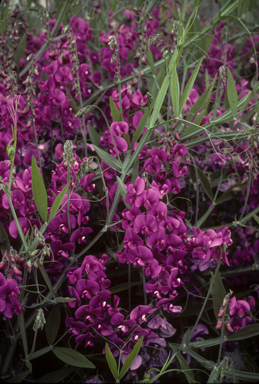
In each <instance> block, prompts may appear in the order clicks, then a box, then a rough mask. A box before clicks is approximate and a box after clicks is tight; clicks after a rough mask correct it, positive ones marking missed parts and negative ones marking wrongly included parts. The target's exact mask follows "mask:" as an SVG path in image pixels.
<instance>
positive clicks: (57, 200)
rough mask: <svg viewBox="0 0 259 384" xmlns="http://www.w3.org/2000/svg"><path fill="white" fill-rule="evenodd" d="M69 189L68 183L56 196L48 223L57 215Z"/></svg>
mask: <svg viewBox="0 0 259 384" xmlns="http://www.w3.org/2000/svg"><path fill="white" fill-rule="evenodd" d="M67 189H68V184H67V185H66V186H65V187H64V188H63V189H62V191H61V192H60V193H59V195H58V196H57V197H56V198H55V200H54V203H53V205H52V207H51V211H50V215H49V220H48V223H50V222H51V220H52V219H53V218H54V217H55V215H56V213H57V210H58V209H59V207H60V204H61V203H62V201H63V199H64V196H65V194H66V192H67Z"/></svg>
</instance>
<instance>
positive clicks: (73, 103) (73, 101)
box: [66, 88, 78, 113]
mask: <svg viewBox="0 0 259 384" xmlns="http://www.w3.org/2000/svg"><path fill="white" fill-rule="evenodd" d="M66 95H67V98H68V99H69V100H71V104H70V107H71V108H72V109H73V111H74V112H75V113H77V112H78V106H77V105H76V102H75V100H74V99H73V96H72V95H71V93H70V92H69V90H68V89H67V88H66Z"/></svg>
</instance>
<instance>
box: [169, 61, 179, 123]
mask: <svg viewBox="0 0 259 384" xmlns="http://www.w3.org/2000/svg"><path fill="white" fill-rule="evenodd" d="M180 96H181V95H180V86H179V80H178V75H177V70H176V64H175V61H174V62H173V69H172V74H171V97H172V102H173V107H174V115H175V117H178V116H179V114H180V109H179V107H180Z"/></svg>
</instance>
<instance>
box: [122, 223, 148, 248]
mask: <svg viewBox="0 0 259 384" xmlns="http://www.w3.org/2000/svg"><path fill="white" fill-rule="evenodd" d="M123 244H124V248H126V249H127V250H129V249H133V248H136V247H137V246H139V245H143V240H142V239H141V237H139V236H138V235H136V233H135V232H134V231H133V229H132V228H130V227H128V228H127V230H126V232H125V236H124V241H123Z"/></svg>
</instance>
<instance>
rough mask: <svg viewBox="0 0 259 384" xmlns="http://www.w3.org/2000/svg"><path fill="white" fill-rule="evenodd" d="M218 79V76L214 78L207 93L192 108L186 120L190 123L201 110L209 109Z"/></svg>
mask: <svg viewBox="0 0 259 384" xmlns="http://www.w3.org/2000/svg"><path fill="white" fill-rule="evenodd" d="M216 78H217V76H215V77H214V79H213V81H212V83H211V85H210V86H208V88H207V89H206V91H205V92H204V93H203V94H202V95H200V97H199V98H198V100H197V101H196V103H195V104H194V105H193V106H192V108H191V110H190V112H189V113H188V115H187V117H186V120H188V121H190V120H191V119H193V117H194V116H195V115H196V114H197V113H198V112H199V111H200V110H206V109H207V106H208V104H209V102H210V97H211V93H212V90H213V88H214V85H215V82H216ZM184 135H185V132H184V133H183V136H184Z"/></svg>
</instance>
